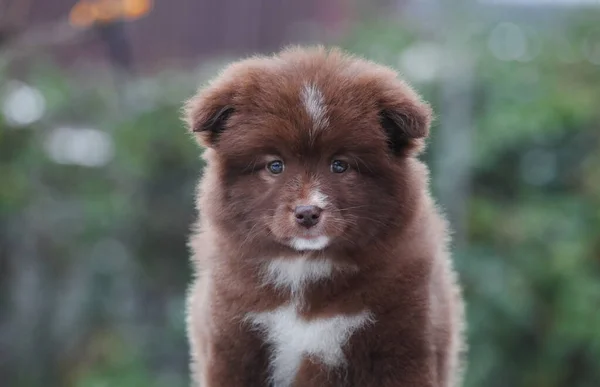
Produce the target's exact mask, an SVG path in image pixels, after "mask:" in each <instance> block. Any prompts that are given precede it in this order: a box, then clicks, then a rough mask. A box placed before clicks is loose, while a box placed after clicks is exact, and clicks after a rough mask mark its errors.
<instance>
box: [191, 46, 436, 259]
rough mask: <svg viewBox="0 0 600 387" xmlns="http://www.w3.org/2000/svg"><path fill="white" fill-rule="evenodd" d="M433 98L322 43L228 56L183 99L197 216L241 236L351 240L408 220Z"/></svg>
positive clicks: (419, 185) (247, 239)
mask: <svg viewBox="0 0 600 387" xmlns="http://www.w3.org/2000/svg"><path fill="white" fill-rule="evenodd" d="M430 117H431V113H430V109H429V107H428V105H426V104H425V103H424V102H422V101H421V100H420V98H419V97H418V96H417V94H416V93H415V92H414V91H413V90H412V89H411V88H410V87H409V86H408V85H407V84H406V83H405V82H403V81H402V80H400V79H398V77H397V74H396V73H395V72H394V71H392V70H390V69H388V68H386V67H383V66H380V65H376V64H374V63H371V62H368V61H365V60H362V59H358V58H355V57H351V56H348V55H345V54H343V53H341V52H340V51H338V50H326V49H324V48H321V47H317V48H309V49H301V48H291V49H287V50H284V51H283V52H281V53H279V54H277V55H275V56H272V57H255V58H251V59H246V60H243V61H240V62H237V63H234V64H232V65H230V66H229V67H228V68H226V69H225V70H224V71H223V72H222V73H221V74H220V75H219V76H218V77H217V78H216V79H215V80H213V82H212V83H210V84H209V85H208V86H207V87H205V88H203V89H201V90H200V91H199V93H198V94H197V95H196V96H195V97H193V98H192V99H191V100H190V101H189V102H188V103H187V106H186V119H187V123H188V125H189V128H190V130H191V131H192V132H193V133H194V134H195V136H196V138H197V139H198V141H199V142H200V143H201V144H202V145H203V146H205V147H206V148H207V153H206V158H207V161H208V166H207V170H206V176H205V183H204V185H203V191H204V199H203V200H204V201H203V204H202V205H203V208H202V211H203V216H205V217H207V218H208V221H209V222H210V223H211V224H212V225H213V226H215V227H218V228H219V230H220V231H222V232H224V233H226V234H227V237H228V238H231V239H232V240H233V241H234V243H238V244H239V245H240V246H242V245H243V246H245V247H247V248H251V247H250V246H254V247H255V248H256V247H259V246H260V248H261V249H263V250H264V249H271V250H273V249H275V250H277V253H281V252H282V251H281V250H296V251H307V250H323V249H332V250H334V249H356V248H359V247H361V246H362V247H364V246H368V245H369V244H371V243H374V242H377V241H378V240H381V238H384V236H385V235H389V233H390V232H393V231H394V230H397V229H398V227H401V226H402V224H403V223H404V222H406V221H407V220H408V219H409V218H410V216H411V215H412V213H413V212H414V208H415V206H416V205H417V203H418V201H419V200H420V199H419V198H420V196H421V194H422V192H423V190H424V188H425V187H424V178H423V171H422V170H421V166H420V164H419V163H418V162H417V161H416V160H415V155H416V154H417V152H418V151H419V150H420V149H421V148H422V146H423V143H424V139H425V138H426V137H427V135H428V131H429V124H430Z"/></svg>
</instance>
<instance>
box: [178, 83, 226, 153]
mask: <svg viewBox="0 0 600 387" xmlns="http://www.w3.org/2000/svg"><path fill="white" fill-rule="evenodd" d="M231 100H232V95H231V93H229V92H228V90H227V89H223V88H217V87H214V86H213V87H208V88H206V89H204V90H201V91H199V92H198V94H197V95H196V96H194V97H193V98H191V99H190V100H188V101H187V103H186V104H185V107H184V112H185V116H184V119H185V121H186V123H187V126H188V129H189V130H190V131H191V132H192V133H194V135H195V137H196V139H197V140H198V142H199V143H200V145H203V146H207V147H214V146H215V145H216V144H217V142H218V139H219V136H220V135H221V133H222V132H223V131H224V130H225V129H226V128H227V126H228V120H229V118H230V116H231V115H232V114H233V112H234V111H235V109H234V107H233V106H232V104H231V103H230V102H231Z"/></svg>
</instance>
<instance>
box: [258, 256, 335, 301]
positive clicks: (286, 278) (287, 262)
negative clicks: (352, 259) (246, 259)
mask: <svg viewBox="0 0 600 387" xmlns="http://www.w3.org/2000/svg"><path fill="white" fill-rule="evenodd" d="M333 269H334V265H333V263H332V262H331V261H330V260H328V259H310V260H309V259H308V258H306V257H299V258H293V259H283V258H279V259H273V260H271V261H270V262H269V264H268V265H267V267H266V273H265V281H266V283H269V284H272V285H273V286H275V287H276V288H288V289H289V290H290V292H291V293H292V295H293V296H295V295H298V294H299V293H301V292H302V289H303V288H304V287H305V286H306V285H307V284H309V283H314V282H317V281H319V280H321V279H324V278H327V277H330V276H331V275H332V274H333Z"/></svg>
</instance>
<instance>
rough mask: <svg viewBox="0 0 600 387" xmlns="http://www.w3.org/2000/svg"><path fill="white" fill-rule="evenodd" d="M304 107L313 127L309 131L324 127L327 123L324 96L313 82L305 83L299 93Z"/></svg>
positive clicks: (312, 131)
mask: <svg viewBox="0 0 600 387" xmlns="http://www.w3.org/2000/svg"><path fill="white" fill-rule="evenodd" d="M300 96H301V99H302V104H303V105H304V109H306V112H307V113H308V115H309V116H310V118H311V119H312V121H313V127H312V128H311V131H310V133H311V134H312V133H314V132H316V131H317V130H319V129H324V128H325V127H326V126H327V124H328V119H327V116H326V113H327V106H325V98H324V97H323V93H321V90H319V89H318V88H317V86H316V85H314V84H305V85H304V86H303V87H302V92H301V93H300Z"/></svg>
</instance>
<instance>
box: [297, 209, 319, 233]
mask: <svg viewBox="0 0 600 387" xmlns="http://www.w3.org/2000/svg"><path fill="white" fill-rule="evenodd" d="M321 212H323V209H322V208H320V207H317V206H298V207H296V209H295V210H294V215H295V216H296V222H298V224H300V225H301V226H304V227H306V228H310V227H312V226H314V225H315V224H317V223H319V218H320V217H321Z"/></svg>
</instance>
